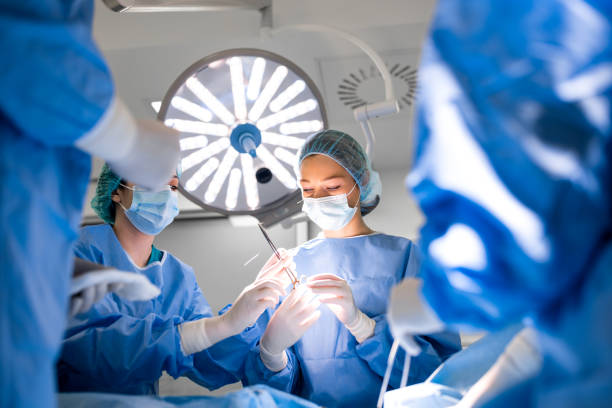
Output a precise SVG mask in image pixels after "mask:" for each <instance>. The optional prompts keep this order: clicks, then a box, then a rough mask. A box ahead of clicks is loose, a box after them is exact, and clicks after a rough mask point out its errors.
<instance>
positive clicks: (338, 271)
mask: <svg viewBox="0 0 612 408" xmlns="http://www.w3.org/2000/svg"><path fill="white" fill-rule="evenodd" d="M299 179H300V184H301V188H302V192H303V197H304V204H303V210H304V212H306V214H307V215H308V217H309V218H310V219H311V220H312V221H313V222H314V223H316V224H317V225H318V226H319V227H320V228H321V229H322V230H323V232H322V235H321V236H319V237H318V238H315V239H313V240H311V241H309V242H307V243H305V244H303V245H301V246H300V247H299V248H297V249H296V250H294V251H293V252H297V253H296V255H295V256H294V257H293V259H294V262H295V264H296V272H297V274H298V275H300V276H304V277H306V283H302V284H301V285H300V286H298V288H297V289H295V290H293V291H292V292H291V294H289V295H288V296H287V297H286V298H285V299H284V301H283V302H282V303H281V304H280V306H279V307H278V308H277V309H276V311H274V312H272V311H267V312H266V313H265V314H264V315H263V316H262V318H261V319H260V321H259V322H258V324H261V325H262V326H263V325H265V324H266V323H267V327H266V329H265V332H264V333H263V336H262V337H261V340H260V342H259V345H258V346H257V347H255V348H254V349H253V351H252V352H251V353H250V354H249V356H248V359H247V362H246V366H245V369H246V371H245V376H246V382H247V383H248V384H253V383H265V384H268V385H271V386H273V387H275V388H278V389H281V390H284V391H287V392H291V393H294V394H297V395H299V396H302V397H304V398H307V399H309V400H311V401H313V402H315V403H317V404H321V405H323V406H328V407H335V406H345V407H355V406H375V405H376V400H377V396H378V391H379V389H380V387H381V383H382V376H383V375H384V372H385V367H386V363H387V357H388V355H389V351H390V348H391V344H392V343H393V338H392V337H391V334H390V332H389V328H388V325H387V321H386V318H385V312H386V309H387V303H388V299H389V294H390V290H391V288H392V287H393V286H394V285H395V284H396V283H398V282H399V281H401V280H402V279H404V278H405V277H407V276H414V275H415V274H416V273H417V270H418V258H417V249H416V247H415V246H414V244H413V243H412V242H411V241H410V240H408V239H406V238H401V237H396V236H391V235H386V234H383V233H380V232H376V231H373V230H372V229H371V228H369V227H368V226H367V224H366V223H365V222H364V218H363V217H364V216H365V215H367V214H369V213H370V212H372V211H373V210H374V209H375V208H376V206H377V205H378V203H379V201H380V193H381V182H380V178H379V175H378V173H376V172H375V171H374V170H373V169H372V166H371V163H370V160H369V158H368V157H367V155H366V153H365V152H364V150H363V149H362V147H361V146H360V145H359V143H357V141H355V139H353V138H352V137H351V136H349V135H347V134H346V133H342V132H339V131H336V130H325V131H322V132H320V133H317V134H315V135H313V136H312V137H310V138H309V139H308V140H307V141H306V143H305V145H304V146H303V148H302V149H301V151H300V154H299ZM415 342H416V344H417V347H418V349H419V351H420V353H419V354H418V356H417V357H415V358H413V359H412V364H411V368H410V373H409V381H410V383H415V382H418V381H423V380H425V379H426V378H427V377H428V376H429V374H431V373H432V372H433V370H434V369H435V368H436V367H438V365H439V364H440V363H441V362H443V361H444V360H445V359H446V358H447V357H448V356H450V355H451V354H453V353H454V352H456V351H458V350H459V349H460V342H459V336H458V335H457V334H454V333H450V332H443V333H436V334H432V335H430V336H417V337H416V340H415ZM403 361H404V358H403V356H402V357H401V358H398V362H397V364H396V365H397V366H396V367H394V371H393V377H392V380H391V384H392V385H393V386H395V387H397V386H398V385H399V383H400V377H401V371H402V367H403Z"/></svg>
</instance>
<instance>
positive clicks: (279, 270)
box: [255, 248, 296, 288]
mask: <svg viewBox="0 0 612 408" xmlns="http://www.w3.org/2000/svg"><path fill="white" fill-rule="evenodd" d="M278 252H279V253H280V255H281V259H280V260H279V259H278V258H277V257H276V255H274V254H272V256H271V257H270V258H269V259H268V260H267V261H266V264H265V265H264V266H263V267H262V268H261V270H260V271H259V273H258V274H257V277H256V278H255V281H258V280H262V279H275V280H277V281H279V282H280V284H281V285H282V286H283V288H286V287H287V286H289V285H291V279H290V278H289V275H288V274H287V272H286V271H285V268H290V269H291V270H292V271H293V272H294V273H296V272H295V269H296V266H295V262H293V255H294V251H287V250H286V249H284V248H279V249H278Z"/></svg>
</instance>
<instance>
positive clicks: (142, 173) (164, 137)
mask: <svg viewBox="0 0 612 408" xmlns="http://www.w3.org/2000/svg"><path fill="white" fill-rule="evenodd" d="M76 146H77V147H78V148H80V149H81V150H83V151H86V152H87V153H90V154H92V155H94V156H98V157H100V158H102V159H104V160H105V161H106V162H107V163H108V164H109V166H110V167H111V169H112V170H113V171H114V172H115V173H117V175H119V176H120V177H121V178H124V179H126V180H129V181H131V182H132V183H134V184H137V185H139V186H142V187H145V188H149V189H157V188H159V187H162V186H163V185H165V184H166V183H167V181H168V177H169V176H170V175H172V174H173V172H174V171H175V170H176V167H177V164H178V161H179V157H180V150H179V133H178V132H177V131H175V130H174V129H171V128H168V127H166V126H165V125H164V124H163V123H161V122H158V121H156V120H138V121H136V120H134V118H133V117H132V115H131V113H130V112H129V110H128V109H127V108H126V106H125V105H124V104H123V102H122V101H121V100H120V99H119V98H114V99H113V100H112V101H111V103H110V105H109V107H108V109H107V110H106V112H105V113H104V114H103V115H102V117H101V118H100V120H99V121H98V123H96V125H95V126H94V127H93V128H92V129H91V130H90V131H89V132H87V133H86V134H85V135H83V137H81V138H80V139H79V140H77V141H76Z"/></svg>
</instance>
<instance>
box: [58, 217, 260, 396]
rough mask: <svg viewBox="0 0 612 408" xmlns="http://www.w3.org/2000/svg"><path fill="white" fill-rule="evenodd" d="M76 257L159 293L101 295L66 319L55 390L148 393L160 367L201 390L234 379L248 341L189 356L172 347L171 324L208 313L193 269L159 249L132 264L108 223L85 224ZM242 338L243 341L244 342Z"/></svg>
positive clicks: (175, 342) (175, 343) (175, 338)
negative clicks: (134, 298) (142, 280)
mask: <svg viewBox="0 0 612 408" xmlns="http://www.w3.org/2000/svg"><path fill="white" fill-rule="evenodd" d="M75 253H76V256H78V257H80V258H83V259H86V260H88V261H92V262H96V263H99V264H102V265H106V266H113V267H115V268H118V269H121V270H125V271H130V272H135V273H141V274H143V275H145V276H146V277H147V278H149V280H150V281H151V282H152V283H153V284H154V285H156V286H158V287H159V288H160V289H161V291H162V293H161V294H160V295H159V296H158V297H157V298H155V299H153V300H151V301H146V302H130V301H126V300H124V299H122V298H120V297H118V296H117V295H115V294H109V295H107V296H105V297H104V299H102V300H101V301H100V302H99V303H96V304H95V305H94V306H93V308H92V309H91V310H90V311H89V312H87V313H83V314H80V315H78V316H76V317H75V318H73V319H71V320H70V321H69V324H68V330H67V332H66V338H65V340H64V344H63V349H62V354H61V357H60V361H59V363H58V382H59V388H60V391H64V392H68V391H98V392H113V393H123V394H156V393H157V380H158V379H159V377H160V376H161V374H162V371H167V372H168V374H170V375H171V376H173V377H174V378H177V377H179V376H187V377H189V378H190V379H192V380H193V381H195V382H196V383H198V384H200V385H203V386H205V387H207V388H209V389H215V388H219V387H221V386H223V385H226V384H231V383H234V382H237V381H239V379H238V378H237V377H236V375H238V370H240V369H241V367H242V362H243V361H244V356H245V355H246V353H247V352H248V350H249V349H248V347H247V345H245V343H244V342H243V341H244V339H242V338H241V339H240V342H238V343H234V342H233V339H232V338H230V339H227V340H225V341H221V342H219V343H217V344H216V345H214V346H213V347H211V348H209V349H207V350H205V351H202V352H200V353H196V354H193V355H190V356H185V355H184V354H183V352H182V351H181V348H180V335H179V331H178V327H177V326H178V325H179V324H181V323H183V322H185V321H191V320H197V319H201V318H204V317H211V316H212V312H211V309H210V306H209V305H208V303H207V302H206V299H204V296H203V295H202V291H201V290H200V288H199V286H198V284H197V282H196V280H195V275H194V273H193V270H192V269H191V267H189V266H188V265H185V264H184V263H182V262H181V261H180V260H178V259H177V258H176V257H174V256H173V255H171V254H169V253H168V252H167V251H164V252H163V253H161V254H162V255H161V259H160V260H157V259H156V257H155V254H156V253H157V254H158V255H159V254H160V252H159V251H157V252H156V251H154V252H153V253H152V256H151V259H150V262H149V264H148V265H147V266H146V267H144V268H139V267H137V266H136V265H134V263H133V262H132V260H131V259H130V258H129V256H128V255H127V253H126V252H125V251H124V250H123V248H122V247H121V244H120V243H119V241H118V240H117V237H116V235H115V233H114V231H113V230H112V228H111V226H110V225H97V226H91V227H85V228H83V229H82V231H81V236H80V238H79V240H78V242H77V244H76V250H75ZM247 344H248V342H247Z"/></svg>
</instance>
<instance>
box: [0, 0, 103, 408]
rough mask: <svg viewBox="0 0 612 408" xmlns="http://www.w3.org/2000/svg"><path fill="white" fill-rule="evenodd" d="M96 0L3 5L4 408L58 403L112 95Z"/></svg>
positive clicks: (0, 282)
mask: <svg viewBox="0 0 612 408" xmlns="http://www.w3.org/2000/svg"><path fill="white" fill-rule="evenodd" d="M92 17H93V0H86V1H78V0H77V1H59V0H57V1H53V0H47V1H11V0H2V1H0V50H1V51H0V53H1V56H0V177H1V180H0V231H2V238H1V239H0V265H1V267H0V269H1V272H0V311H1V314H0V361H1V363H0V384H1V385H0V406H2V407H20V406H28V407H31V406H36V407H51V406H54V405H55V397H54V392H55V381H54V378H55V376H54V370H55V369H54V367H55V359H56V357H57V353H58V351H59V347H60V344H61V340H62V336H63V333H64V328H65V322H66V316H67V310H68V287H69V280H70V276H71V273H72V259H73V251H72V245H73V242H74V240H76V238H77V236H78V228H79V223H80V220H81V212H82V207H83V200H84V197H85V192H86V188H87V183H88V181H89V173H90V157H89V155H87V154H85V153H83V152H82V151H80V150H78V149H76V148H75V147H74V143H75V141H76V140H77V139H78V138H80V137H82V136H83V135H84V134H85V133H86V132H87V131H89V130H90V129H91V128H92V127H93V126H94V125H95V124H96V122H97V121H98V119H99V118H100V117H101V116H102V114H103V113H104V111H105V110H106V108H107V107H108V106H109V104H110V101H111V98H112V97H113V84H112V80H111V75H110V72H109V70H108V68H107V66H106V64H105V63H104V60H103V58H102V56H101V55H100V52H99V51H98V49H97V48H96V46H95V44H94V41H93V39H92V37H91V23H92Z"/></svg>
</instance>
